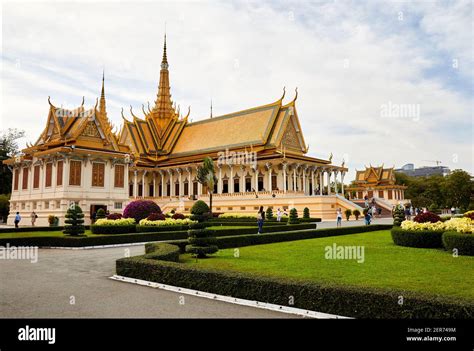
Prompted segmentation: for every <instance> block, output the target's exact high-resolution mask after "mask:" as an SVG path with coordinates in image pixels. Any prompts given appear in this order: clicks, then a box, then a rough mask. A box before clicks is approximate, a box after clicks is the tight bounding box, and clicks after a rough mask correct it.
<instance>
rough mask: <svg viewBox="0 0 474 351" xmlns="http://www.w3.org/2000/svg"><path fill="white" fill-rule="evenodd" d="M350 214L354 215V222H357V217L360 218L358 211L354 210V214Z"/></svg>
mask: <svg viewBox="0 0 474 351" xmlns="http://www.w3.org/2000/svg"><path fill="white" fill-rule="evenodd" d="M352 214H353V215H354V217H355V218H356V221H358V220H359V217H360V211H359V210H357V209H355V210H354V212H352Z"/></svg>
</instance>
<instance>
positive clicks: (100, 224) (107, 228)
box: [91, 218, 135, 234]
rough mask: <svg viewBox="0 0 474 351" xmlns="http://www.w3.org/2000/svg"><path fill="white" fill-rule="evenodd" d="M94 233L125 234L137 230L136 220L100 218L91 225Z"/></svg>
mask: <svg viewBox="0 0 474 351" xmlns="http://www.w3.org/2000/svg"><path fill="white" fill-rule="evenodd" d="M91 232H92V233H93V234H124V233H134V232H135V220H134V219H133V218H121V219H106V218H101V219H98V220H97V221H96V222H95V223H94V224H93V225H91Z"/></svg>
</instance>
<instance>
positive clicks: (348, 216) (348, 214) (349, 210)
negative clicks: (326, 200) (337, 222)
mask: <svg viewBox="0 0 474 351" xmlns="http://www.w3.org/2000/svg"><path fill="white" fill-rule="evenodd" d="M354 211H356V210H354ZM344 214H345V215H346V219H347V220H349V218H350V217H351V215H352V210H351V209H350V208H348V209H347V210H345V211H344Z"/></svg>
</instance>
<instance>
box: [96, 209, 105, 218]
mask: <svg viewBox="0 0 474 351" xmlns="http://www.w3.org/2000/svg"><path fill="white" fill-rule="evenodd" d="M105 217H106V213H105V211H104V209H103V208H99V209H98V210H97V212H96V214H95V219H101V218H105Z"/></svg>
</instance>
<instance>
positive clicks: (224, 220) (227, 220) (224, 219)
mask: <svg viewBox="0 0 474 351" xmlns="http://www.w3.org/2000/svg"><path fill="white" fill-rule="evenodd" d="M256 221H257V218H221V217H218V218H213V219H210V220H209V222H222V223H227V222H235V223H239V222H240V223H241V222H248V223H255V222H256ZM287 221H288V217H282V218H281V222H285V223H286V222H287ZM269 222H270V223H277V220H276V217H274V218H272V219H266V220H265V223H269ZM300 222H321V218H300Z"/></svg>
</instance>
